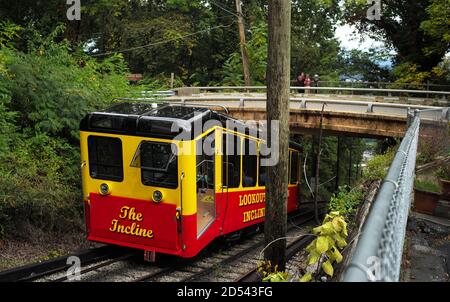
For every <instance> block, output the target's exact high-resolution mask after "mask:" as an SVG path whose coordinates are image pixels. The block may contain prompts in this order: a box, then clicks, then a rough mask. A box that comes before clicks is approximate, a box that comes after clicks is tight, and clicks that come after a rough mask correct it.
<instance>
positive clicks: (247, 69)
mask: <svg viewBox="0 0 450 302" xmlns="http://www.w3.org/2000/svg"><path fill="white" fill-rule="evenodd" d="M235 1H236V12H237V15H238V27H239V38H240V41H241V56H242V66H243V69H244V81H245V86H251V84H252V82H251V79H250V62H249V59H248V53H247V42H246V40H245V28H244V18H243V14H242V4H241V0H235Z"/></svg>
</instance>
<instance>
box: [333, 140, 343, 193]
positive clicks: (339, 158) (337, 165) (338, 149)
mask: <svg viewBox="0 0 450 302" xmlns="http://www.w3.org/2000/svg"><path fill="white" fill-rule="evenodd" d="M341 140H342V139H341V137H340V136H338V141H337V159H336V185H335V186H334V191H335V193H337V192H339V182H340V181H341V179H340V173H339V171H340V170H341Z"/></svg>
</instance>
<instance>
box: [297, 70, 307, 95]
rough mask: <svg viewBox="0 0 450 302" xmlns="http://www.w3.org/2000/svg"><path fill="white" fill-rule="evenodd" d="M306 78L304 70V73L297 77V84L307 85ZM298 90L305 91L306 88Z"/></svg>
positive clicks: (300, 85) (299, 85)
mask: <svg viewBox="0 0 450 302" xmlns="http://www.w3.org/2000/svg"><path fill="white" fill-rule="evenodd" d="M305 79H306V76H305V73H304V72H302V73H301V74H300V75H299V76H298V77H297V85H298V87H305ZM298 92H299V93H303V92H304V89H299V90H298Z"/></svg>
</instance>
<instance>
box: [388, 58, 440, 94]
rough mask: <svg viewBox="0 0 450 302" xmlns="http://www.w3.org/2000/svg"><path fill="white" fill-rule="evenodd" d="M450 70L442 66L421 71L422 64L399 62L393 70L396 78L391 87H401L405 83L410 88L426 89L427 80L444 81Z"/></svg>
mask: <svg viewBox="0 0 450 302" xmlns="http://www.w3.org/2000/svg"><path fill="white" fill-rule="evenodd" d="M448 73H449V72H448V70H445V69H444V68H442V67H440V66H436V67H433V68H432V69H431V70H427V71H421V70H420V66H419V65H417V64H414V63H410V62H406V63H403V64H399V65H398V66H396V67H395V68H394V69H393V70H392V75H393V77H394V78H395V79H396V81H395V84H394V85H392V86H391V88H401V87H402V85H403V84H408V87H409V88H410V89H422V90H424V89H426V86H424V85H423V84H426V83H427V82H442V81H444V80H445V78H446V77H447V76H448Z"/></svg>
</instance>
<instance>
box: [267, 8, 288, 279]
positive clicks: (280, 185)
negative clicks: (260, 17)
mask: <svg viewBox="0 0 450 302" xmlns="http://www.w3.org/2000/svg"><path fill="white" fill-rule="evenodd" d="M268 21H269V22H268V23H269V49H268V51H269V53H268V64H267V86H268V89H267V125H268V129H269V131H268V146H270V148H271V150H272V152H274V151H273V150H274V149H275V148H278V150H279V152H278V153H279V161H278V163H277V164H276V165H274V166H271V167H268V168H267V177H268V182H267V186H266V220H265V227H264V236H265V243H266V250H265V258H266V260H269V261H270V262H271V264H272V265H273V266H277V267H278V269H279V270H281V271H284V270H285V268H286V239H281V238H284V237H286V230H287V199H288V167H289V89H290V65H291V1H290V0H269V20H268ZM272 121H279V126H280V128H279V133H277V134H278V141H279V146H274V145H273V143H272V141H273V139H272V133H271V131H270V129H272V124H273V123H272Z"/></svg>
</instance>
